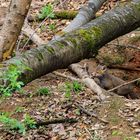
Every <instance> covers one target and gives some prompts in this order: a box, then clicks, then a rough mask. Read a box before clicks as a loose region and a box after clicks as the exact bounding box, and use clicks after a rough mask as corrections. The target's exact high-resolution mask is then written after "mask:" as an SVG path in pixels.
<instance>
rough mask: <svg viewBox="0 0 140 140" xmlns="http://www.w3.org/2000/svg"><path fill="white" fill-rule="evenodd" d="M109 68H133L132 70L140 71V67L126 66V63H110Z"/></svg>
mask: <svg viewBox="0 0 140 140" xmlns="http://www.w3.org/2000/svg"><path fill="white" fill-rule="evenodd" d="M108 68H115V69H116V68H117V69H122V70H131V71H140V68H136V67H132V66H129V65H128V66H125V65H110V66H108Z"/></svg>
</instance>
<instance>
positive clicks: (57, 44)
mask: <svg viewBox="0 0 140 140" xmlns="http://www.w3.org/2000/svg"><path fill="white" fill-rule="evenodd" d="M55 44H56V46H57V47H59V48H60V49H63V48H64V47H65V45H64V44H63V43H61V42H56V43H55Z"/></svg>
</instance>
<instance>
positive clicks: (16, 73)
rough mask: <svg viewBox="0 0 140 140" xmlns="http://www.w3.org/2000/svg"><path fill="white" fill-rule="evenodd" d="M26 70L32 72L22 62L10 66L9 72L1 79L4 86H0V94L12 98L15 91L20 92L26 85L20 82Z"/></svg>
mask: <svg viewBox="0 0 140 140" xmlns="http://www.w3.org/2000/svg"><path fill="white" fill-rule="evenodd" d="M24 70H31V69H30V68H28V67H27V66H25V65H24V64H23V63H21V62H20V61H15V63H14V64H10V65H9V66H8V68H7V70H6V71H5V72H4V73H3V75H2V76H1V77H0V78H1V79H2V80H3V84H2V85H0V94H1V95H4V96H10V95H11V93H12V92H13V91H16V90H20V89H21V87H22V86H23V85H24V83H23V82H22V81H18V78H19V77H20V76H21V74H22V73H23V71H24Z"/></svg>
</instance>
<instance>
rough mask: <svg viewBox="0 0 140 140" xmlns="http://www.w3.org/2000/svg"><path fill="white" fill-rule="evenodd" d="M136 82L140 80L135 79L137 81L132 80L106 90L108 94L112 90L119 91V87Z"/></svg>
mask: <svg viewBox="0 0 140 140" xmlns="http://www.w3.org/2000/svg"><path fill="white" fill-rule="evenodd" d="M138 80H140V78H137V79H134V80H132V81H129V82H126V83H124V84H121V85H119V86H116V87H114V88H112V89H110V90H108V92H112V91H114V90H116V89H119V88H120V87H123V86H125V85H128V84H132V83H134V82H136V81H138Z"/></svg>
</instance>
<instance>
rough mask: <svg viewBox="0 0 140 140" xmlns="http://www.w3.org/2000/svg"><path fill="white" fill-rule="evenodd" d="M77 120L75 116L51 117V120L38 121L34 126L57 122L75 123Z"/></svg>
mask: <svg viewBox="0 0 140 140" xmlns="http://www.w3.org/2000/svg"><path fill="white" fill-rule="evenodd" d="M77 122H78V120H76V119H75V118H62V119H53V120H47V121H38V122H37V123H36V126H37V127H38V126H44V125H49V124H57V123H77Z"/></svg>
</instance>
